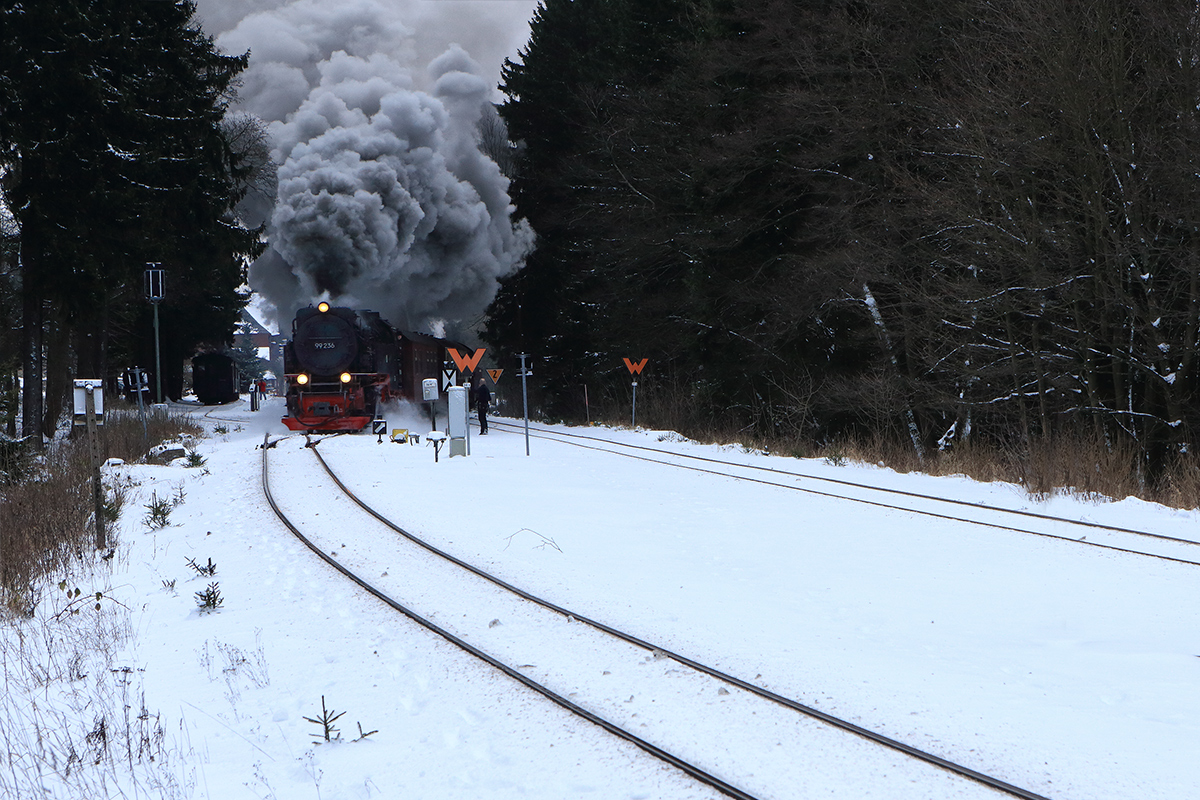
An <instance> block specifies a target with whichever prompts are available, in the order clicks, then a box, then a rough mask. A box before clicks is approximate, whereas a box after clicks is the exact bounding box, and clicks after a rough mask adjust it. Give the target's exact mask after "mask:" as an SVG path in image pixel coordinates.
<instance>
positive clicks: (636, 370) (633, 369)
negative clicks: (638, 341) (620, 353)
mask: <svg viewBox="0 0 1200 800" xmlns="http://www.w3.org/2000/svg"><path fill="white" fill-rule="evenodd" d="M649 360H650V359H648V358H643V359H642V360H641V361H639V362H637V363H636V364H635V363H634V362H632V361H630V360H629V359H628V358H627V359H625V366H626V367H628V369H629V374H630V375H641V374H642V370H643V369H645V368H646V362H647V361H649Z"/></svg>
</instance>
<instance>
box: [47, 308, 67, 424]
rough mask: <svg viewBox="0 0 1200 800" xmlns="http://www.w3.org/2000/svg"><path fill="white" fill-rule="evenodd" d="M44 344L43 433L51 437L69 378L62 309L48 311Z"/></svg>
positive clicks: (60, 411) (64, 398)
mask: <svg viewBox="0 0 1200 800" xmlns="http://www.w3.org/2000/svg"><path fill="white" fill-rule="evenodd" d="M48 323H49V324H48V325H47V328H48V329H49V331H48V335H47V339H48V341H47V344H46V367H45V369H46V400H45V404H46V405H45V416H44V417H43V419H42V433H43V434H45V436H46V438H48V439H53V438H54V431H55V429H56V428H57V427H58V420H59V417H61V416H62V412H63V404H64V403H65V402H66V399H67V391H68V387H69V386H70V380H71V362H70V353H71V331H70V329H69V328H68V327H67V325H66V323H65V322H64V320H63V313H62V309H61V308H59V309H56V310H55V311H54V312H53V313H51V314H50V318H49V320H48Z"/></svg>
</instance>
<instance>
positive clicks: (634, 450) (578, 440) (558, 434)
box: [489, 419, 1200, 567]
mask: <svg viewBox="0 0 1200 800" xmlns="http://www.w3.org/2000/svg"><path fill="white" fill-rule="evenodd" d="M489 424H490V425H492V426H493V427H498V428H500V429H502V430H512V431H514V432H523V431H524V428H523V427H522V426H520V425H516V424H514V423H509V422H504V421H502V420H495V419H492V420H489ZM529 435H530V436H531V437H535V438H539V439H545V440H547V441H554V442H559V443H561V444H567V445H571V446H573V447H580V448H583V449H586V450H595V451H598V452H602V453H608V454H610V455H615V456H621V457H623V458H632V459H636V460H638V461H647V462H650V463H652V464H662V465H664V466H669V467H675V468H678V469H686V470H691V471H693V472H704V473H707V474H710V475H717V476H720V477H725V478H733V479H735V480H742V481H749V482H752V483H760V484H763V485H766V486H775V487H778V488H780V489H789V490H791V491H796V492H803V493H805V494H811V495H816V496H818V497H828V498H832V499H835V500H845V501H846V502H851V503H860V504H863V505H869V506H875V507H878V508H886V509H889V510H893V511H903V512H906V513H909V514H917V515H920V516H926V517H933V518H935V519H943V520H949V521H952V522H961V523H964V524H968V525H977V526H981V527H987V528H995V529H998V530H1003V531H1011V532H1013V533H1021V534H1026V535H1029V536H1039V537H1042V538H1046V539H1057V540H1059V541H1064V542H1071V543H1073V544H1078V545H1082V546H1086V547H1096V548H1100V549H1103V550H1113V551H1116V552H1119V553H1127V554H1130V555H1136V556H1144V557H1146V558H1156V559H1161V560H1163V561H1172V562H1175V563H1177V564H1188V565H1191V566H1195V567H1200V560H1196V559H1189V558H1182V557H1177V556H1169V555H1163V554H1161V553H1150V552H1146V551H1145V550H1138V549H1135V548H1132V547H1118V546H1116V545H1112V544H1104V543H1102V542H1093V541H1087V540H1086V538H1076V537H1073V536H1063V535H1060V534H1054V533H1048V532H1045V531H1036V530H1030V529H1028V528H1021V527H1017V526H1015V525H1006V524H1003V523H1000V522H988V521H986V520H979V519H970V518H967V517H961V516H955V515H953V514H949V513H939V512H936V511H929V510H926V509H920V508H913V507H912V506H904V505H897V504H895V503H888V502H884V501H882V500H870V499H866V498H862V497H851V496H848V495H845V494H836V493H834V492H827V491H821V490H819V489H811V488H808V487H805V486H796V485H793V484H787V483H780V482H778V481H776V480H769V479H767V478H760V477H748V476H747V475H744V474H742V475H738V474H735V472H734V471H738V470H741V471H746V472H751V473H767V474H769V475H774V476H779V477H780V478H792V479H796V480H809V481H820V482H823V483H829V484H834V485H838V486H844V487H847V488H854V489H862V490H866V491H870V492H876V493H880V494H885V495H894V496H898V497H905V498H909V499H913V500H919V501H929V502H932V503H939V504H945V505H946V506H951V507H965V508H969V509H972V510H974V511H980V512H985V513H995V514H999V515H1006V516H1012V517H1021V518H1026V519H1036V520H1041V521H1045V522H1051V523H1055V524H1061V525H1069V526H1075V527H1078V528H1081V529H1088V530H1095V531H1101V532H1104V533H1111V534H1117V535H1126V536H1133V537H1144V538H1145V539H1148V540H1154V541H1158V542H1163V543H1167V544H1171V545H1183V546H1184V547H1186V548H1192V547H1195V548H1198V549H1200V541H1196V540H1193V539H1183V538H1179V537H1175V536H1166V535H1164V534H1160V533H1152V532H1149V531H1142V530H1136V529H1134V528H1122V527H1118V526H1115V525H1103V524H1101V523H1097V522H1088V521H1086V520H1076V519H1068V518H1065V517H1055V516H1052V515H1050V514H1040V513H1037V512H1034V511H1025V510H1023V509H1012V508H1002V507H999V506H987V505H983V504H981V503H972V502H968V501H966V500H958V499H955V498H948V497H939V496H937V495H928V494H922V493H920V492H910V491H905V490H903V489H892V488H888V487H883V486H872V485H870V484H866V483H857V482H854V481H847V480H841V479H838V478H829V477H825V476H820V475H810V474H806V473H801V472H791V471H788V470H781V469H775V468H772V467H763V466H759V465H754V464H736V463H733V462H730V461H722V460H720V459H715V458H708V457H705V456H696V455H690V454H686V453H674V452H669V451H666V450H661V449H658V448H654V447H647V446H645V445H636V444H627V443H624V442H614V441H610V440H608V439H601V438H599V437H595V436H585V435H583V434H576V433H567V432H565V431H555V430H547V429H544V428H530V433H529ZM585 441H587V442H595V443H596V444H585V443H584V442H585ZM642 453H651V454H656V455H658V456H662V458H652V457H650V456H649V455H642ZM669 459H684V460H687V461H692V462H699V463H702V464H709V465H713V466H714V467H723V468H724V469H716V468H712V467H707V466H694V465H692V464H684V463H678V462H677V461H672V460H669Z"/></svg>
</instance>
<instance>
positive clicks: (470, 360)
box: [446, 347, 495, 456]
mask: <svg viewBox="0 0 1200 800" xmlns="http://www.w3.org/2000/svg"><path fill="white" fill-rule="evenodd" d="M446 352H447V353H449V354H450V358H451V359H453V361H454V366H456V367H458V371H459V372H465V373H467V374H468V375H470V374H471V373H473V372H474V371H475V368H476V367H478V366H479V362H480V361H481V360H482V359H483V354H484V353H486V352H487V348H484V347H480V348H479V349H478V350H476V351H475V353H474V354H473V355H470V356H463V355H460V354H459V352H458V349H457V348H454V347H448V348H446ZM492 380H493V381H494V380H495V378H493V379H492ZM466 385H467V387H468V391H470V390H471V389H473V388H474V387H472V386H471V379H470V378H467V381H466ZM451 401H452V402H451V412H450V415H451V416H454V411H453V397H451ZM462 414H463V425H465V426H466V436H465V441H466V447H467V449H466V452H465V453H460V454H459V455H468V456H469V455H471V419H470V418H471V400H470V397H469V396H466V395H464V399H463V408H462ZM450 439H451V441H450V455H451V456H453V455H455V453H454V433H453V432H451V434H450Z"/></svg>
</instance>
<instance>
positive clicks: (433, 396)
mask: <svg viewBox="0 0 1200 800" xmlns="http://www.w3.org/2000/svg"><path fill="white" fill-rule="evenodd" d="M421 393H422V395H423V396H424V398H425V399H426V400H437V399H438V379H437V378H426V379H425V380H423V381H421Z"/></svg>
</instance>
